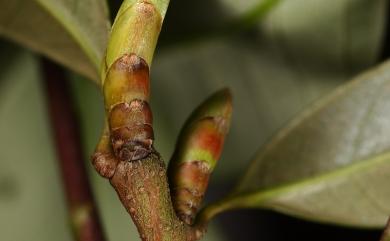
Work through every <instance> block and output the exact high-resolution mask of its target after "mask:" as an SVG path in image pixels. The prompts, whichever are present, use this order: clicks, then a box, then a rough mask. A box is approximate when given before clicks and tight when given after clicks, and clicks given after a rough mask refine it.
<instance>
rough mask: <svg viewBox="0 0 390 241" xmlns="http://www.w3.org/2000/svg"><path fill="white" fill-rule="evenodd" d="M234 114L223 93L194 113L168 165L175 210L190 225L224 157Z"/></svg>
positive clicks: (230, 102) (211, 98)
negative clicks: (210, 180) (216, 167)
mask: <svg viewBox="0 0 390 241" xmlns="http://www.w3.org/2000/svg"><path fill="white" fill-rule="evenodd" d="M231 113H232V97H231V94H230V91H229V90H228V89H224V90H221V91H219V92H217V93H215V94H214V95H212V96H211V97H210V98H208V99H207V100H206V101H205V102H203V103H202V104H201V105H200V106H199V107H198V108H197V109H196V110H195V111H194V113H193V114H192V115H191V117H190V118H189V119H188V120H187V122H186V124H185V125H184V127H183V129H182V132H181V133H180V136H179V139H178V142H177V145H176V149H175V152H174V155H173V157H172V159H171V161H170V163H169V169H168V170H169V181H170V186H171V191H172V199H173V204H174V207H175V210H176V212H177V214H178V216H179V217H180V219H181V220H182V221H184V222H185V223H187V224H189V225H191V224H192V223H193V221H194V218H195V215H196V213H197V211H198V208H199V207H200V204H201V202H202V200H203V196H204V194H205V192H206V189H207V186H208V182H209V178H210V175H211V173H212V171H213V169H214V168H215V165H216V163H217V161H218V159H219V158H220V156H221V152H222V148H223V144H224V140H225V136H226V134H227V132H228V130H229V125H230V119H231Z"/></svg>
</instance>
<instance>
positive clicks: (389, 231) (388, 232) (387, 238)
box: [380, 218, 390, 241]
mask: <svg viewBox="0 0 390 241" xmlns="http://www.w3.org/2000/svg"><path fill="white" fill-rule="evenodd" d="M380 241H390V218H389V219H388V220H387V224H386V227H385V230H384V231H383V234H382V237H381V240H380Z"/></svg>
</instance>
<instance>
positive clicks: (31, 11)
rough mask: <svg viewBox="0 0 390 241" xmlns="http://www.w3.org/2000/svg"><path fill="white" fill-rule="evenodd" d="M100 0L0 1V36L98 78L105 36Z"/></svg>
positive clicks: (106, 26)
mask: <svg viewBox="0 0 390 241" xmlns="http://www.w3.org/2000/svg"><path fill="white" fill-rule="evenodd" d="M108 29H109V21H108V10H107V6H106V3H105V1H103V0H83V1H79V0H70V1H69V0H13V1H8V0H1V1H0V35H2V36H4V37H7V38H9V39H11V40H13V41H16V42H18V43H20V44H22V45H24V46H26V47H28V48H31V49H33V50H35V51H37V52H39V53H41V54H44V55H45V56H47V57H50V58H52V59H54V60H55V61H57V62H59V63H61V64H64V65H65V66H67V67H69V68H70V69H72V70H74V71H76V72H79V73H81V74H83V75H84V76H87V77H89V78H90V79H94V80H98V74H97V73H98V70H99V67H100V63H101V59H102V57H103V53H104V50H105V45H106V41H107V36H108Z"/></svg>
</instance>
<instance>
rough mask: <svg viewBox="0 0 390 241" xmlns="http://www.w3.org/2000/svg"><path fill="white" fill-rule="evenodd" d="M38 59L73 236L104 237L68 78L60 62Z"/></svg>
mask: <svg viewBox="0 0 390 241" xmlns="http://www.w3.org/2000/svg"><path fill="white" fill-rule="evenodd" d="M41 63H42V67H43V68H42V70H43V74H44V75H43V77H44V78H43V79H44V85H45V87H46V96H47V107H48V112H49V116H50V121H51V126H52V133H53V137H54V141H55V146H56V151H57V156H58V164H59V167H60V169H61V173H62V180H63V184H64V188H65V193H66V198H67V203H68V208H69V216H70V217H69V218H70V220H71V222H72V226H73V231H74V236H75V239H76V240H78V241H104V240H106V239H105V235H104V234H103V231H102V230H103V229H102V226H101V224H100V221H99V217H98V213H97V208H96V205H95V202H94V198H93V196H92V192H91V188H90V184H89V181H88V177H87V173H86V169H85V163H84V158H83V151H82V147H81V143H80V135H79V127H78V122H77V118H76V115H75V112H74V109H73V105H72V98H71V95H70V91H69V87H68V82H67V80H66V78H65V76H64V72H63V70H62V69H61V68H60V67H59V66H57V65H56V64H54V63H52V62H49V61H48V60H42V62H41Z"/></svg>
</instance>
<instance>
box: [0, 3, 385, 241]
mask: <svg viewBox="0 0 390 241" xmlns="http://www.w3.org/2000/svg"><path fill="white" fill-rule="evenodd" d="M109 2H110V9H111V12H112V14H111V16H112V18H113V17H114V16H115V14H114V13H115V12H116V11H117V9H118V7H119V5H120V3H121V1H119V0H115V1H109ZM0 3H1V1H0ZM388 10H389V7H388V4H387V1H385V0H339V1H326V0H311V1H307V0H306V1H305V0H288V1H287V0H284V1H283V0H280V1H277V0H274V1H264V0H245V1H234V0H198V1H178V0H171V3H170V6H169V9H168V13H167V16H166V19H165V22H164V26H163V29H162V33H161V35H160V41H159V43H158V47H157V50H156V54H155V58H154V61H153V66H152V73H151V78H152V100H151V105H152V108H153V112H154V129H155V130H156V133H155V137H156V148H157V150H159V151H160V153H161V154H162V156H163V157H164V158H165V160H169V158H170V155H171V153H172V151H173V148H174V145H175V140H176V137H177V135H178V133H179V130H180V128H181V126H182V124H183V123H184V121H185V119H186V118H187V116H188V115H189V114H190V113H191V111H192V110H193V109H194V108H195V107H196V106H197V105H198V104H199V103H200V102H201V101H202V100H204V99H205V98H206V97H207V96H209V95H210V94H211V93H213V92H214V91H216V90H218V89H220V88H222V87H225V86H229V87H230V88H231V89H232V91H233V95H234V115H233V124H232V130H231V132H230V134H229V136H228V139H227V143H226V146H225V149H224V153H223V156H222V158H221V160H220V162H219V164H218V166H217V168H216V170H215V173H214V174H213V176H212V180H211V184H210V187H209V190H208V193H207V197H206V201H205V202H206V203H208V202H211V201H213V200H217V199H219V198H221V197H222V196H224V195H225V194H226V193H227V192H228V191H229V190H230V189H231V188H232V187H233V186H234V185H235V183H236V182H237V181H238V179H239V177H240V176H241V175H243V173H244V171H245V169H246V168H247V166H248V164H249V162H250V160H251V159H252V158H253V156H254V155H255V154H256V152H257V151H258V150H259V148H260V147H261V146H262V145H263V144H264V143H265V142H266V141H267V140H269V139H270V138H271V137H272V135H273V134H275V132H276V131H277V130H279V129H280V128H282V127H283V126H284V125H285V124H286V123H288V121H289V120H291V118H293V117H294V116H295V115H296V114H297V113H299V112H300V111H302V110H303V109H304V108H305V107H307V106H308V105H310V104H311V103H312V102H313V101H315V100H317V99H318V98H320V97H322V96H324V95H325V94H327V93H329V92H330V91H331V90H333V89H334V88H335V87H337V86H339V85H341V84H343V83H345V82H346V81H348V80H350V79H351V78H352V77H353V76H355V75H357V74H358V73H360V72H361V71H363V70H365V69H367V68H369V67H370V66H373V65H375V64H377V63H379V62H381V61H383V60H384V59H386V58H387V57H388V56H389V54H390V53H389V48H388V40H389V35H388V33H389V30H390V28H389V27H388V22H389V17H388ZM0 53H1V55H0V134H1V136H2V138H1V139H0V227H1V228H0V232H1V240H7V241H24V240H29V241H35V240H37V241H38V240H39V241H45V240H58V241H70V240H72V236H71V230H70V227H69V225H68V221H67V216H66V215H67V210H66V204H65V200H64V194H63V187H62V183H61V178H60V175H59V169H58V165H57V162H56V158H57V157H56V153H55V150H54V144H53V139H52V131H51V129H50V125H49V120H48V113H47V103H46V99H45V90H44V88H43V82H42V71H41V68H40V62H41V59H42V57H41V56H39V55H38V54H36V53H34V52H31V51H30V50H27V49H25V48H23V47H21V46H19V45H16V44H14V43H11V42H10V41H9V40H6V39H2V40H1V41H0ZM66 76H67V78H68V79H69V83H70V85H71V90H72V96H73V98H74V103H75V111H76V113H77V116H78V118H79V124H80V128H81V136H82V143H83V147H84V154H85V163H86V167H87V170H88V172H89V178H90V180H91V181H92V184H93V191H94V194H95V197H96V200H97V203H98V206H99V211H100V213H101V218H102V222H103V225H104V228H105V231H106V233H107V236H108V237H109V240H115V241H129V240H138V233H137V232H136V230H135V227H134V226H133V224H132V222H131V221H130V219H129V216H128V215H127V213H126V212H125V211H124V209H123V207H122V205H121V204H120V202H119V201H118V199H117V196H116V194H115V192H114V190H113V189H112V188H111V186H110V185H109V183H108V182H107V181H106V180H104V179H102V178H100V177H99V176H98V175H97V174H96V172H95V171H94V170H93V167H92V165H90V163H89V156H90V155H91V153H92V152H93V149H94V147H95V145H96V143H97V140H98V138H99V135H100V131H101V127H102V124H103V105H102V97H101V94H100V90H99V89H98V87H97V86H96V85H95V84H93V83H92V82H90V81H88V80H85V78H84V77H82V76H80V75H78V74H75V73H74V72H71V71H68V70H66ZM380 233H381V231H380V230H362V229H353V228H345V227H337V226H332V225H326V224H318V223H313V222H307V221H304V220H300V219H296V218H293V217H289V216H285V215H282V214H278V213H275V212H272V211H263V210H243V211H232V212H228V213H224V214H222V215H220V216H218V217H217V218H216V219H214V220H213V221H212V223H211V225H210V228H209V231H208V233H207V235H206V236H205V238H204V239H203V240H205V241H222V240H224V241H230V240H232V241H233V240H247V241H251V240H264V241H268V240H269V241H271V240H297V239H299V240H313V239H316V240H329V239H331V240H356V241H359V240H361V241H363V240H379V237H380ZM314 235H315V236H314Z"/></svg>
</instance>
